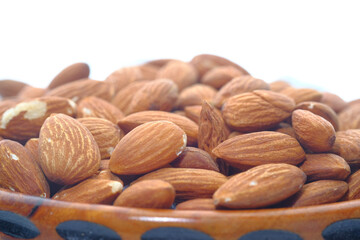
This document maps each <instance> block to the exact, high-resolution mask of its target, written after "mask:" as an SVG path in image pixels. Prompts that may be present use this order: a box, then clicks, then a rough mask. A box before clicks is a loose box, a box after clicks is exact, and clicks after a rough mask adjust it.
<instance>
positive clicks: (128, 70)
mask: <svg viewBox="0 0 360 240" xmlns="http://www.w3.org/2000/svg"><path fill="white" fill-rule="evenodd" d="M142 79H143V74H142V72H141V70H140V69H139V68H138V67H136V66H132V67H123V68H120V69H118V70H116V71H114V72H113V73H111V74H110V75H109V76H108V77H107V78H106V79H105V82H107V83H108V84H109V85H110V87H111V88H112V89H113V91H114V92H115V93H117V92H118V91H120V90H121V89H123V88H124V87H126V86H128V85H129V84H130V83H132V82H135V81H139V80H142Z"/></svg>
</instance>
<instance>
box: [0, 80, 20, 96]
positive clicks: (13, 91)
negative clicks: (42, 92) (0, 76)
mask: <svg viewBox="0 0 360 240" xmlns="http://www.w3.org/2000/svg"><path fill="white" fill-rule="evenodd" d="M25 86H27V84H26V83H23V82H19V81H15V80H0V96H2V97H3V98H6V97H15V96H16V95H17V94H18V93H19V92H20V91H21V89H23V88H24V87H25Z"/></svg>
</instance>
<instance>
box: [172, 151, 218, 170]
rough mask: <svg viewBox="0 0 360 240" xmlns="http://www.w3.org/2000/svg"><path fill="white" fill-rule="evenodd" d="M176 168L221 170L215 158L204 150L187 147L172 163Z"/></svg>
mask: <svg viewBox="0 0 360 240" xmlns="http://www.w3.org/2000/svg"><path fill="white" fill-rule="evenodd" d="M171 166H173V167H175V168H198V169H207V170H213V171H216V172H219V171H220V170H219V167H218V165H217V163H216V162H215V161H214V159H213V158H212V157H211V156H210V154H209V153H207V152H206V151H204V150H201V149H198V148H194V147H186V148H185V150H184V151H183V152H182V153H181V154H180V155H179V157H177V158H176V160H175V161H173V162H172V163H171Z"/></svg>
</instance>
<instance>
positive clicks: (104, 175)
mask: <svg viewBox="0 0 360 240" xmlns="http://www.w3.org/2000/svg"><path fill="white" fill-rule="evenodd" d="M89 179H105V180H112V181H118V182H120V183H121V184H122V185H123V186H124V183H123V181H122V180H121V179H120V178H119V177H118V176H116V175H115V174H113V173H112V172H111V171H110V169H105V170H99V171H98V172H97V173H95V174H94V175H92V176H91V177H90V178H89Z"/></svg>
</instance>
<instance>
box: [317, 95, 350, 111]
mask: <svg viewBox="0 0 360 240" xmlns="http://www.w3.org/2000/svg"><path fill="white" fill-rule="evenodd" d="M320 102H322V103H324V104H326V105H328V106H329V107H331V108H332V109H333V110H334V111H335V112H336V113H339V112H341V111H342V110H343V109H345V108H346V107H347V103H346V102H345V101H344V100H343V99H342V98H341V97H339V96H338V95H336V94H334V93H330V92H323V93H322V97H321V100H320Z"/></svg>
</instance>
